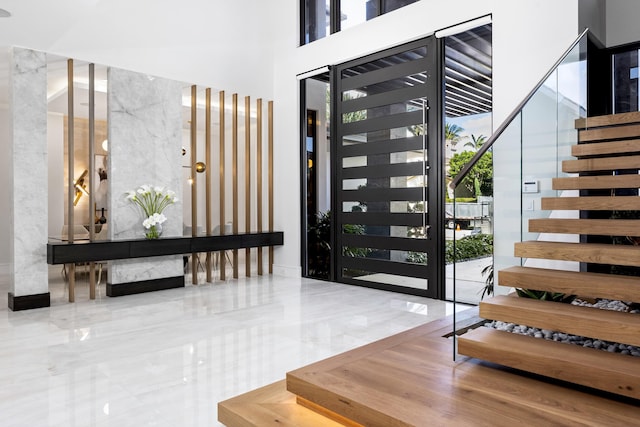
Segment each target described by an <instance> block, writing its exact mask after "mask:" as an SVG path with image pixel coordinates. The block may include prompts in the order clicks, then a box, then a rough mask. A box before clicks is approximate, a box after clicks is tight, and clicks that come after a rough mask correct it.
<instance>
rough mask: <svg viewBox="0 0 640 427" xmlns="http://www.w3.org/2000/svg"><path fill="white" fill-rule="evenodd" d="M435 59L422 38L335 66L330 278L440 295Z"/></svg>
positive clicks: (435, 49) (434, 48)
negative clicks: (333, 263) (331, 260)
mask: <svg viewBox="0 0 640 427" xmlns="http://www.w3.org/2000/svg"><path fill="white" fill-rule="evenodd" d="M440 56H441V49H440V48H439V45H438V43H437V40H435V39H434V38H428V39H424V40H420V41H417V42H413V43H410V44H407V45H404V46H401V47H397V48H393V49H389V50H386V51H383V52H380V53H377V54H374V55H371V56H368V57H366V58H361V59H358V60H354V61H351V62H348V63H345V64H342V65H339V66H336V67H335V68H334V73H335V74H334V76H333V77H334V82H335V84H334V88H335V89H334V94H335V96H334V111H335V114H333V117H334V120H333V124H334V134H335V135H336V138H335V146H336V150H335V156H333V162H334V163H333V170H334V172H335V173H334V177H335V180H334V189H335V191H334V201H333V206H334V211H335V212H336V214H335V215H333V218H332V220H333V227H332V229H333V233H334V242H335V245H334V250H333V256H334V260H335V267H336V268H335V274H336V279H337V280H338V281H339V282H343V283H350V284H356V285H361V286H368V287H374V288H380V289H387V290H394V291H400V292H405V293H412V294H417V295H424V296H428V297H432V298H441V297H442V296H443V295H442V287H443V286H442V283H444V280H443V270H444V268H443V262H442V257H443V252H444V249H443V248H444V244H443V241H444V239H443V235H442V234H443V231H442V224H443V208H442V207H443V206H444V203H443V200H444V199H443V188H444V187H443V180H444V173H443V161H442V159H443V156H442V147H441V144H440V143H439V141H441V140H442V138H441V133H442V128H443V125H442V123H441V122H442V114H441V109H440V102H441V99H442V94H441V93H440V91H441V89H440V84H439V82H440V81H441V78H440V76H439V73H440V68H439V64H440V63H441V60H440Z"/></svg>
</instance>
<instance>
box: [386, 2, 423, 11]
mask: <svg viewBox="0 0 640 427" xmlns="http://www.w3.org/2000/svg"><path fill="white" fill-rule="evenodd" d="M417 1H418V0H382V13H387V12H391V11H392V10H396V9H400V8H401V7H404V6H406V5H408V4H411V3H415V2H417Z"/></svg>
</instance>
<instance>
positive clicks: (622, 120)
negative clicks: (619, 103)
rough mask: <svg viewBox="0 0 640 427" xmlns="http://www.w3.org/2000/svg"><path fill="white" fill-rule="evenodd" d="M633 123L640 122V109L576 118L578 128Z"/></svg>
mask: <svg viewBox="0 0 640 427" xmlns="http://www.w3.org/2000/svg"><path fill="white" fill-rule="evenodd" d="M631 123H640V111H632V112H629V113H618V114H607V115H604V116H593V117H583V118H580V119H576V121H575V125H576V129H587V128H589V129H591V128H595V127H602V126H613V125H626V124H631Z"/></svg>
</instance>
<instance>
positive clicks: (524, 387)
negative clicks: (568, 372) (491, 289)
mask: <svg viewBox="0 0 640 427" xmlns="http://www.w3.org/2000/svg"><path fill="white" fill-rule="evenodd" d="M473 312H475V313H477V311H476V310H475V309H473V310H469V313H467V312H465V313H466V318H465V322H466V323H468V324H470V323H472V322H474V321H475V320H476V318H475V317H474V316H473V314H474V313H473ZM458 325H459V327H460V323H458ZM451 329H452V322H451V319H450V318H447V319H442V320H438V321H435V322H431V323H429V324H426V325H423V326H420V327H417V328H414V329H411V330H409V331H406V332H403V333H400V334H397V335H394V336H391V337H389V338H386V339H383V340H380V341H377V342H375V343H372V344H369V345H365V346H363V347H360V348H357V349H354V350H352V351H349V352H346V353H343V354H341V355H338V356H335V357H332V358H329V359H326V360H324V361H321V362H318V363H314V364H312V365H309V366H306V367H304V368H301V369H298V370H295V371H292V372H289V373H288V374H287V380H286V383H285V382H283V381H281V382H278V383H275V384H272V385H270V386H267V387H263V388H261V389H258V390H256V391H252V392H249V393H246V394H244V395H241V396H238V397H235V398H232V399H229V400H226V401H224V402H221V403H220V404H219V405H218V416H219V419H220V421H221V422H222V423H224V424H225V425H227V426H229V427H249V426H270V425H273V426H297V427H305V426H333V425H348V426H357V425H366V426H425V425H429V426H513V425H516V424H517V423H520V424H521V425H533V424H535V425H563V426H572V425H576V426H577V425H590V426H601V425H617V424H618V423H622V425H635V424H637V422H638V419H640V406H639V405H640V402H639V401H636V400H631V399H628V400H625V398H622V397H612V395H608V394H603V393H602V392H597V391H594V390H591V389H588V388H580V387H579V386H575V385H570V384H568V383H564V382H559V381H556V380H551V379H547V378H545V377H541V376H536V375H533V374H528V373H523V372H521V371H518V370H513V369H508V368H502V367H499V366H498V365H494V364H490V363H488V362H482V361H479V360H477V359H471V358H468V357H466V356H458V360H456V361H453V360H452V359H453V358H452V344H451V339H450V338H445V337H444V336H445V335H447V334H448V333H450V332H451ZM549 369H553V367H549ZM285 387H286V388H287V389H288V390H285ZM300 399H304V401H302V400H300ZM301 403H302V404H301ZM303 404H304V406H303ZM305 406H314V407H315V409H318V408H324V409H325V410H328V411H330V413H333V414H338V415H339V416H342V417H346V419H347V420H349V421H347V420H345V419H342V421H341V422H338V421H335V419H336V418H334V419H333V420H331V419H329V418H326V417H325V418H320V419H319V418H316V417H321V416H322V415H320V414H318V413H315V412H314V411H312V410H310V409H307V408H306V407H305ZM523 423H524V424H523Z"/></svg>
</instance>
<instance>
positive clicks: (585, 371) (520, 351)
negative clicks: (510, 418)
mask: <svg viewBox="0 0 640 427" xmlns="http://www.w3.org/2000/svg"><path fill="white" fill-rule="evenodd" d="M458 353H460V354H463V355H466V356H470V357H474V358H478V359H483V360H487V361H490V362H493V363H498V364H501V365H504V366H509V367H511V368H516V369H522V370H525V371H528V372H533V373H536V374H539V375H544V376H547V377H551V378H556V379H559V380H563V381H569V382H572V383H575V384H581V385H584V386H587V387H593V388H597V389H599V390H605V391H609V392H612V393H616V394H621V395H624V396H628V397H631V398H634V399H638V398H640V387H639V386H638V385H639V384H640V359H639V358H637V357H633V356H624V355H620V354H614V353H609V352H606V351H601V350H595V349H592V348H584V347H580V346H577V345H571V344H564V343H559V342H554V341H548V340H544V339H540V338H534V337H530V336H524V335H517V334H512V333H509V332H504V331H498V330H494V329H490V328H485V327H480V328H476V329H474V330H472V331H469V332H467V333H466V334H464V335H462V336H460V337H459V338H458Z"/></svg>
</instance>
